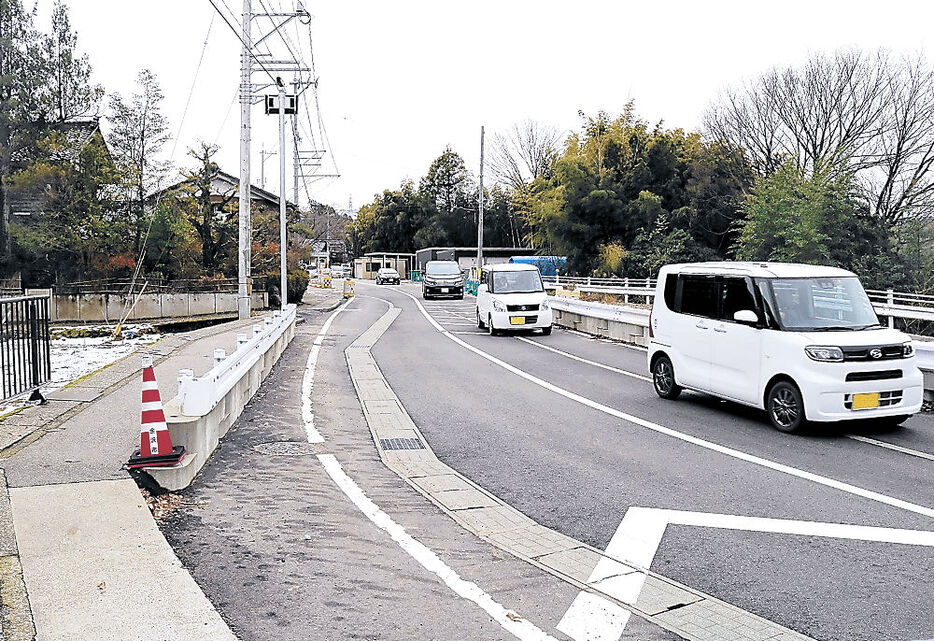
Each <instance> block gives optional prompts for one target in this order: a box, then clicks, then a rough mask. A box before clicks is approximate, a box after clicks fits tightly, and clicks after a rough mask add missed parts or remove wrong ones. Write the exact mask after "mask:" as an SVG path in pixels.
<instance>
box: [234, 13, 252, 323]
mask: <svg viewBox="0 0 934 641" xmlns="http://www.w3.org/2000/svg"><path fill="white" fill-rule="evenodd" d="M250 2H251V0H243V34H242V36H241V37H242V38H243V51H242V52H241V54H240V194H239V195H240V208H239V211H238V216H239V232H238V238H239V250H238V252H237V316H238V317H239V318H240V319H241V320H242V319H244V318H249V317H250V311H251V304H250V303H251V301H250V295H251V291H250V289H251V287H250V268H251V265H250V260H251V258H250V242H251V239H250V234H251V227H250V106H251V104H252V99H253V85H252V78H251V76H252V71H253V63H252V61H251V60H250V47H251V46H252V45H251V42H252V33H251V32H252V29H251V26H252V24H253V10H252V6H251V4H250Z"/></svg>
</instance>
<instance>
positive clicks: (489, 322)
mask: <svg viewBox="0 0 934 641" xmlns="http://www.w3.org/2000/svg"><path fill="white" fill-rule="evenodd" d="M486 330H487V332H488V333H489V334H490V336H497V335H499V330H498V329H496V328H495V327H493V316H492V315H490V316H487V317H486Z"/></svg>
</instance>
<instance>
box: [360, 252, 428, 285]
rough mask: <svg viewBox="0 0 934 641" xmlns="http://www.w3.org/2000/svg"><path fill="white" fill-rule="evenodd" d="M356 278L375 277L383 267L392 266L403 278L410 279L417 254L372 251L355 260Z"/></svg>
mask: <svg viewBox="0 0 934 641" xmlns="http://www.w3.org/2000/svg"><path fill="white" fill-rule="evenodd" d="M353 263H354V270H353V275H354V278H361V279H373V278H376V272H378V271H379V270H381V269H382V268H383V267H392V268H393V269H395V270H396V271H397V272H399V276H401V277H402V279H403V280H405V279H408V278H409V276H410V275H411V273H412V270H413V269H414V265H415V254H398V253H391V252H370V253H369V254H364V255H363V256H362V257H361V258H357V259H356V260H354V262H353Z"/></svg>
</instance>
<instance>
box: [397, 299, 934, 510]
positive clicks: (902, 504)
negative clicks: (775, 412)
mask: <svg viewBox="0 0 934 641" xmlns="http://www.w3.org/2000/svg"><path fill="white" fill-rule="evenodd" d="M401 293H402V294H405V295H406V296H408V297H409V298H411V299H412V300H413V301H415V305H416V306H417V307H418V309H419V311H421V313H422V315H423V316H424V317H425V318H426V319H427V320H428V322H429V323H431V325H432V326H433V327H434V328H435V329H437V330H438V331H439V332H440V333H441V334H442V335H444V336H445V337H446V338H448V339H449V340H452V341H454V342H455V343H457V344H458V345H460V346H461V347H463V348H464V349H466V350H468V351H470V352H473V353H474V354H476V355H477V356H480V357H481V358H484V359H486V360H488V361H490V362H491V363H493V364H495V365H498V366H500V367H502V368H503V369H505V370H506V371H508V372H511V373H513V374H515V375H516V376H519V377H520V378H524V379H525V380H527V381H529V382H530V383H534V384H535V385H538V386H539V387H542V388H544V389H547V390H549V391H551V392H554V393H555V394H558V395H560V396H563V397H565V398H567V399H569V400H572V401H575V402H577V403H580V404H581V405H585V406H587V407H590V408H592V409H595V410H597V411H599V412H603V413H604V414H609V415H610V416H613V417H615V418H619V419H622V420H624V421H627V422H629V423H633V424H635V425H639V426H640V427H645V428H647V429H650V430H652V431H654V432H658V433H660V434H665V435H666V436H671V437H672V438H676V439H678V440H681V441H684V442H685V443H690V444H692V445H696V446H698V447H702V448H704V449H707V450H710V451H713V452H717V453H719V454H724V455H726V456H730V457H732V458H735V459H738V460H740V461H745V462H747V463H752V464H753V465H758V466H760V467H764V468H767V469H770V470H773V471H776V472H781V473H782V474H787V475H789V476H794V477H796V478H800V479H803V480H806V481H811V482H812V483H817V484H818V485H823V486H825V487H830V488H833V489H835V490H840V491H841V492H846V493H847V494H852V495H853V496H859V497H861V498H864V499H869V500H870V501H875V502H877V503H882V504H883V505H888V506H891V507H896V508H899V509H902V510H905V511H907V512H912V513H914V514H920V515H922V516H927V517H930V518H934V509H932V508H930V507H927V506H924V505H918V504H916V503H911V502H909V501H904V500H902V499H898V498H895V497H892V496H888V495H886V494H881V493H879V492H874V491H872V490H867V489H865V488H861V487H858V486H856V485H852V484H850V483H845V482H843V481H838V480H836V479H833V478H830V477H827V476H823V475H820V474H815V473H813V472H808V471H805V470H800V469H798V468H796V467H792V466H790V465H786V464H784V463H778V462H777V461H772V460H769V459H765V458H762V457H760V456H756V455H754V454H748V453H746V452H742V451H740V450H736V449H733V448H731V447H726V446H724V445H720V444H718V443H714V442H712V441H707V440H705V439H702V438H699V437H697V436H692V435H690V434H686V433H684V432H679V431H677V430H675V429H672V428H670V427H665V426H664V425H660V424H658V423H654V422H652V421H648V420H645V419H643V418H639V417H638V416H633V415H632V414H628V413H626V412H622V411H620V410H617V409H615V408H612V407H609V406H607V405H603V404H602V403H598V402H597V401H594V400H592V399H589V398H587V397H585V396H581V395H580V394H575V393H574V392H571V391H569V390H566V389H564V388H562V387H558V386H557V385H554V384H552V383H549V382H548V381H545V380H543V379H540V378H538V377H537V376H534V375H533V374H529V373H528V372H526V371H524V370H521V369H519V368H518V367H516V366H514V365H510V364H509V363H507V362H505V361H502V360H500V359H499V358H497V357H495V356H493V355H492V354H488V353H487V352H484V351H483V350H481V349H479V348H477V347H474V346H473V345H471V344H469V343H467V342H465V341H463V340H461V339H460V338H458V337H457V336H454V335H453V334H451V333H450V332H448V331H446V330H445V329H444V328H443V327H441V325H439V324H438V323H437V321H435V320H434V319H433V318H432V317H431V315H430V314H429V313H428V312H427V311H425V308H424V307H422V305H421V303H420V302H419V301H418V299H417V298H415V297H414V296H412V295H411V294H409V293H408V292H401Z"/></svg>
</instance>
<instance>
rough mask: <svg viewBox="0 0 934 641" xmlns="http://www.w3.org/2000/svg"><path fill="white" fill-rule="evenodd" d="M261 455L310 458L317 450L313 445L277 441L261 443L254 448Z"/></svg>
mask: <svg viewBox="0 0 934 641" xmlns="http://www.w3.org/2000/svg"><path fill="white" fill-rule="evenodd" d="M253 449H254V450H256V451H257V452H259V453H261V454H268V455H270V456H308V455H310V454H315V448H314V447H313V446H312V445H311V443H300V442H296V441H275V442H273V443H260V444H259V445H255V446H254V447H253Z"/></svg>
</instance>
